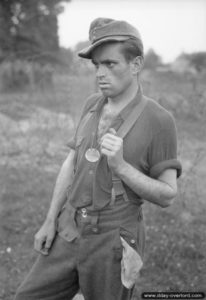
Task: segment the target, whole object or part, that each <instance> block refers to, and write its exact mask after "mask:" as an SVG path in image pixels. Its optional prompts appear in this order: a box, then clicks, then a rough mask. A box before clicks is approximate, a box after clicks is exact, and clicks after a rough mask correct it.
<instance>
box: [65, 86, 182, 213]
mask: <svg viewBox="0 0 206 300" xmlns="http://www.w3.org/2000/svg"><path fill="white" fill-rule="evenodd" d="M140 97H141V93H140V92H139V93H138V94H137V96H136V97H135V98H134V99H133V100H132V101H131V102H130V103H129V104H128V105H127V106H126V107H125V108H124V109H123V110H122V111H121V112H120V113H119V115H118V116H117V117H116V118H115V120H114V122H113V124H112V127H113V128H114V129H115V130H116V131H117V130H118V128H119V127H120V126H121V124H122V123H123V122H124V120H125V119H126V118H127V117H128V116H129V115H130V113H131V112H132V110H133V109H134V107H135V106H136V105H138V103H139V101H140ZM105 103H107V99H106V98H104V97H103V96H101V95H100V94H96V95H93V96H92V97H91V98H90V99H89V100H88V101H87V103H86V106H85V108H84V110H83V114H82V117H81V119H80V122H79V125H78V127H77V131H76V134H75V136H74V138H73V139H72V140H71V141H70V142H69V146H70V147H71V148H73V149H75V151H76V154H75V161H76V163H75V174H74V179H73V183H72V185H71V187H70V190H69V202H70V203H71V205H72V206H73V207H74V208H80V207H88V208H89V209H91V210H93V209H94V210H96V209H102V208H104V207H105V206H107V205H108V204H109V203H110V200H111V190H112V174H111V171H110V169H109V166H108V164H107V158H106V156H104V155H102V156H101V157H100V160H99V161H98V162H89V161H87V159H86V158H85V152H86V151H87V149H88V148H91V147H93V148H97V149H99V145H98V142H97V128H98V122H99V118H100V115H101V111H102V108H103V106H104V104H105ZM123 156H124V159H125V161H127V162H128V163H129V164H131V165H132V166H133V167H135V168H136V169H138V170H139V171H141V172H142V173H144V174H145V175H147V176H150V177H152V178H158V176H159V175H160V174H161V173H162V172H163V171H164V170H166V169H168V168H174V169H176V170H177V176H178V177H179V176H180V174H181V164H180V162H179V161H178V160H177V137H176V127H175V122H174V119H173V117H172V115H171V114H170V113H169V112H168V111H166V110H165V109H164V108H163V107H162V106H160V105H159V104H158V103H156V102H155V101H153V100H152V99H149V100H148V101H147V104H146V107H145V109H144V111H143V113H142V114H141V116H140V117H139V119H138V121H137V122H136V123H135V125H134V126H133V127H132V129H131V130H130V132H129V133H128V134H127V135H126V136H125V138H124V142H123ZM123 185H124V188H125V190H126V193H127V196H128V198H129V200H130V201H131V202H133V203H136V204H137V205H140V204H142V203H143V199H141V198H140V197H139V195H137V194H136V193H135V192H134V191H133V190H131V189H130V188H129V187H128V186H127V185H126V184H124V183H123Z"/></svg>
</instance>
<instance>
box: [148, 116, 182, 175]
mask: <svg viewBox="0 0 206 300" xmlns="http://www.w3.org/2000/svg"><path fill="white" fill-rule="evenodd" d="M149 165H150V172H149V174H150V176H151V177H152V178H158V177H159V176H160V174H161V173H162V172H163V171H165V170H166V169H176V170H177V177H179V176H180V175H181V172H182V167H181V163H180V161H179V160H178V159H177V133H176V127H175V123H174V120H173V118H170V119H169V120H167V122H166V123H165V124H163V126H162V127H161V129H160V130H159V131H158V133H156V134H155V135H154V137H153V139H152V142H151V144H150V147H149Z"/></svg>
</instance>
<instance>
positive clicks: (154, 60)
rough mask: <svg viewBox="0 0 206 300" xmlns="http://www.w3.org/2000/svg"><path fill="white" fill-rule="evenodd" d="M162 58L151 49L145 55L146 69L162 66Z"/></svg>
mask: <svg viewBox="0 0 206 300" xmlns="http://www.w3.org/2000/svg"><path fill="white" fill-rule="evenodd" d="M161 63H162V61H161V57H160V56H159V55H157V54H156V53H155V51H154V50H153V49H149V50H148V52H147V53H146V55H145V60H144V67H145V69H155V68H156V67H158V66H159V65H161Z"/></svg>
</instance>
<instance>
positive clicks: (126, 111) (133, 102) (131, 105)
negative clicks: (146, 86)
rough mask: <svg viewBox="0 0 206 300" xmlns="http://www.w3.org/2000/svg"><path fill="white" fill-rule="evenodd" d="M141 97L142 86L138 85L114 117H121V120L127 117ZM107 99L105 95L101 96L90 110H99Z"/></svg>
mask: <svg viewBox="0 0 206 300" xmlns="http://www.w3.org/2000/svg"><path fill="white" fill-rule="evenodd" d="M141 99H142V86H141V85H139V89H138V91H137V94H136V96H135V97H134V99H133V100H131V101H130V102H129V103H128V104H127V105H126V106H125V107H124V108H123V109H122V110H121V111H120V112H119V114H118V115H117V117H116V119H122V120H123V121H124V120H125V119H126V118H127V116H128V114H129V113H130V112H131V111H132V110H133V108H134V107H135V106H136V105H138V104H139V102H140V101H141ZM107 101H108V99H107V97H104V96H102V97H101V99H100V100H99V101H98V102H97V103H96V104H95V105H94V106H93V107H92V108H91V109H90V112H95V111H101V109H102V108H103V106H104V105H105V103H106V102H107Z"/></svg>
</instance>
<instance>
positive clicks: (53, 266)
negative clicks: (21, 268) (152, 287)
mask: <svg viewBox="0 0 206 300" xmlns="http://www.w3.org/2000/svg"><path fill="white" fill-rule="evenodd" d="M129 210H131V211H133V212H134V209H133V208H130V209H129ZM120 211H121V209H120V210H117V211H116V212H115V213H114V214H111V212H106V213H105V214H104V213H103V215H102V216H101V217H100V222H99V223H97V224H95V229H96V230H93V229H94V228H93V226H92V217H91V216H90V215H89V213H88V214H86V216H85V214H84V215H83V216H82V215H81V213H78V214H77V217H76V223H77V228H78V229H79V233H80V234H79V236H78V237H77V238H75V239H74V240H72V241H70V242H68V241H66V240H65V239H64V238H62V236H60V235H59V234H57V235H56V238H55V240H54V243H53V245H52V248H51V250H50V253H49V255H48V256H44V255H42V254H39V256H38V257H37V260H36V262H35V263H34V265H33V267H32V269H31V271H30V272H29V274H28V275H27V277H26V278H25V280H24V281H23V283H22V285H21V286H20V287H19V289H18V290H17V293H16V296H15V300H70V299H72V298H73V297H74V296H75V295H76V294H77V293H78V291H79V290H80V289H81V292H82V294H83V296H84V299H85V300H129V299H131V297H132V292H133V288H131V289H127V288H126V287H124V286H123V284H122V282H121V259H122V250H123V249H122V243H121V239H120V237H121V236H123V237H124V238H125V240H127V241H128V242H130V241H131V242H132V246H133V247H136V246H137V248H138V251H139V252H140V254H141V252H142V250H143V247H144V238H143V235H144V234H143V231H142V229H143V224H142V220H139V219H138V213H137V209H136V214H135V220H136V219H137V222H136V226H135V227H134V228H135V230H134V232H136V235H134V234H133V232H132V231H131V230H129V229H128V228H129V227H131V226H130V224H132V222H131V221H130V220H132V219H133V217H132V216H131V215H130V216H129V215H128V214H127V209H124V212H123V211H122V213H120ZM84 212H85V210H84ZM116 215H118V216H119V218H115V220H114V216H116ZM122 215H128V218H127V220H126V222H125V223H124V224H125V225H124V226H121V225H122V221H121V220H122ZM133 215H134V213H133Z"/></svg>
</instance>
